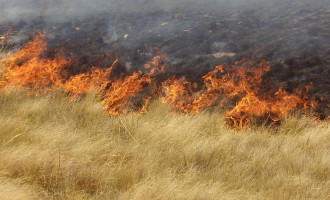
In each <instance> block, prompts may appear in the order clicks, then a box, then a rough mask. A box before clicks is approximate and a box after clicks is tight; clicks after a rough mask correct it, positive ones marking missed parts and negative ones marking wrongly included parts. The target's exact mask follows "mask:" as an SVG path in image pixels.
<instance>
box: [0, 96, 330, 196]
mask: <svg viewBox="0 0 330 200" xmlns="http://www.w3.org/2000/svg"><path fill="white" fill-rule="evenodd" d="M223 120H224V119H223V115H222V114H219V113H218V112H204V113H201V114H199V115H196V116H187V115H175V116H174V115H173V114H172V113H171V112H170V111H169V109H168V107H167V106H166V105H163V104H161V103H159V102H154V103H153V104H152V106H151V107H150V108H149V110H148V112H147V113H146V114H144V115H139V114H128V115H125V116H122V117H106V116H104V115H103V114H102V108H101V105H100V103H99V101H97V100H96V99H95V97H94V96H93V94H89V95H87V96H86V97H85V98H83V99H81V100H79V101H76V102H68V101H67V97H66V96H65V95H64V94H63V93H61V92H55V93H53V94H47V95H42V96H40V97H29V96H26V94H25V92H24V91H17V90H16V91H10V92H1V93H0V199H164V200H165V199H166V200H167V199H196V200H197V199H205V200H206V199H290V200H292V199H329V198H330V126H329V122H322V123H319V124H316V123H314V122H313V121H312V120H310V119H309V118H307V117H292V118H290V119H287V120H286V121H285V122H284V123H283V125H282V126H281V127H280V128H279V129H278V130H277V131H274V130H272V131H269V130H267V128H266V127H263V128H258V129H255V130H244V131H238V132H233V131H232V130H230V129H228V128H226V127H225V126H224V123H223Z"/></svg>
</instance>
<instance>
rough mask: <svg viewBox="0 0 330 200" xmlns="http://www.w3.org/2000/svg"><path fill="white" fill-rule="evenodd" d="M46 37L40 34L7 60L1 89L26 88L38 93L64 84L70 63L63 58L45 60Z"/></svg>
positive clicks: (0, 84) (0, 83)
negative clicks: (66, 70)
mask: <svg viewBox="0 0 330 200" xmlns="http://www.w3.org/2000/svg"><path fill="white" fill-rule="evenodd" d="M45 37H46V35H45V34H42V33H38V34H37V35H36V37H35V39H34V40H33V41H31V42H29V43H27V44H26V45H25V47H24V48H22V49H21V50H19V51H18V52H16V53H15V54H13V55H11V56H9V58H8V59H6V60H5V63H4V66H3V70H2V71H3V73H2V78H1V82H0V86H1V87H4V88H7V87H10V86H16V87H26V88H29V89H31V90H32V91H34V92H36V91H37V90H44V89H47V88H49V87H51V86H54V85H58V84H60V83H61V82H62V80H63V73H65V71H64V69H65V67H66V66H67V65H68V64H69V61H68V60H66V59H65V58H63V57H61V56H57V57H55V58H53V59H49V58H44V57H43V56H42V54H43V53H44V51H45V50H46V49H47V43H46V42H45V41H44V38H45Z"/></svg>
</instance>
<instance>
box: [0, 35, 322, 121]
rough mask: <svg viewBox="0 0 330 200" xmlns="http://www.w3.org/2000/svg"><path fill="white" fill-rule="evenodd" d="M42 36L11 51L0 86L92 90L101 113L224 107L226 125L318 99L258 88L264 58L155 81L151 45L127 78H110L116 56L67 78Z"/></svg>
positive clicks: (160, 58)
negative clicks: (196, 77)
mask: <svg viewBox="0 0 330 200" xmlns="http://www.w3.org/2000/svg"><path fill="white" fill-rule="evenodd" d="M45 37H46V35H45V34H42V33H38V34H37V35H36V37H35V38H34V40H32V41H30V42H28V43H27V44H26V45H25V46H24V47H23V48H22V49H20V50H18V51H17V52H16V53H14V54H12V55H10V56H9V57H8V58H7V59H6V60H5V62H4V65H3V70H2V75H1V81H0V87H1V88H3V89H6V88H8V87H11V86H14V87H24V88H27V89H29V91H31V92H32V93H39V92H43V91H50V90H54V89H58V88H60V89H62V90H64V91H66V92H67V93H68V94H69V95H70V97H71V98H74V97H78V96H81V95H84V94H86V93H87V92H89V91H90V90H92V89H95V90H96V91H97V94H98V95H99V96H100V98H101V100H102V104H103V107H104V110H105V113H106V114H108V115H120V114H124V113H126V112H128V111H138V112H142V111H144V110H145V109H146V108H147V106H148V105H149V103H150V101H151V99H153V98H160V100H161V101H162V102H163V103H168V104H169V105H170V106H171V107H172V108H173V110H175V111H176V112H183V113H187V114H190V113H192V114H193V113H199V112H201V111H202V110H205V109H206V108H212V107H220V108H223V109H226V113H225V117H226V119H227V124H229V125H230V126H232V127H249V126H252V125H254V124H262V123H265V122H266V123H267V122H268V123H269V122H278V121H280V120H281V119H283V118H285V117H287V116H288V115H289V114H290V113H291V112H292V111H294V110H295V109H297V108H304V109H305V110H308V108H310V107H314V108H315V107H316V106H317V102H316V101H313V102H308V96H307V91H308V89H310V87H311V86H307V87H306V90H296V91H295V92H294V93H293V94H288V93H287V92H286V91H284V90H283V89H279V90H277V91H274V92H272V91H271V90H270V91H262V90H261V89H262V88H263V87H262V84H263V80H262V77H263V75H264V74H265V73H266V72H267V71H269V70H270V66H269V65H268V63H267V62H266V61H265V60H263V61H261V62H260V63H255V62H252V61H249V60H247V59H243V60H241V61H239V62H236V63H235V64H234V65H233V66H227V65H225V64H222V65H218V66H216V67H215V69H214V70H213V71H211V72H209V73H207V74H206V75H204V76H203V77H202V78H203V84H202V85H199V86H198V85H197V83H192V82H190V81H188V80H187V79H186V78H185V77H180V78H176V77H170V78H168V79H167V80H166V81H164V82H161V83H158V82H157V81H156V80H155V77H156V75H157V74H158V73H164V72H165V66H166V59H167V57H166V55H165V54H163V53H161V52H159V50H158V49H155V50H154V51H153V52H151V54H150V55H151V56H152V55H154V56H153V58H152V59H151V61H150V62H148V63H146V64H145V65H144V71H147V72H142V70H139V71H136V72H134V73H132V74H130V75H127V76H126V77H121V78H118V79H116V80H113V79H111V78H110V77H111V73H112V71H113V68H114V67H115V66H116V64H117V63H118V62H119V58H118V57H117V58H116V60H115V61H114V63H113V64H112V65H111V66H110V67H109V68H107V69H101V68H98V67H92V69H91V70H90V72H86V73H80V74H77V75H74V76H69V73H68V69H67V68H68V66H70V64H71V63H70V61H69V60H68V59H65V58H64V57H62V56H59V55H57V56H55V57H54V58H47V57H46V56H45V55H44V52H45V51H46V49H47V43H46V42H45V40H44V39H45Z"/></svg>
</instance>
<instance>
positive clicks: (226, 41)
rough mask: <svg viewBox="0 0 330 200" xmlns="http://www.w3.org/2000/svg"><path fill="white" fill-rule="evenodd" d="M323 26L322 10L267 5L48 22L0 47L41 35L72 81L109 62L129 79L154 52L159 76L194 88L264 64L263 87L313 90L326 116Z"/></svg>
mask: <svg viewBox="0 0 330 200" xmlns="http://www.w3.org/2000/svg"><path fill="white" fill-rule="evenodd" d="M288 2H289V1H288ZM329 24H330V4H329V5H328V6H324V4H322V5H314V4H304V3H301V4H299V3H298V4H289V3H288V4H283V3H279V4H276V3H274V4H273V5H272V6H270V7H269V6H265V7H263V6H262V5H260V6H258V7H257V6H252V7H236V8H233V9H213V10H212V9H198V8H190V7H189V6H187V7H181V8H176V9H174V8H173V9H170V10H166V11H165V10H157V11H156V10H155V11H154V12H145V13H138V12H135V13H134V14H128V13H125V14H120V13H103V14H97V15H94V16H88V17H86V18H81V19H76V20H70V21H67V22H48V21H47V20H44V19H43V17H42V16H40V18H36V19H34V20H33V21H32V22H31V21H30V20H29V22H26V21H24V19H22V20H21V21H20V22H15V23H10V22H6V23H3V24H2V25H1V33H4V32H6V31H8V27H9V26H11V27H12V28H13V32H12V35H11V37H12V38H11V39H10V40H9V41H8V42H7V44H6V46H7V48H15V47H18V46H20V45H21V44H23V43H24V42H26V41H27V40H28V39H29V37H31V35H32V33H34V32H36V31H39V30H45V31H47V32H48V33H50V34H51V36H50V37H49V38H48V42H49V46H50V51H54V49H58V48H61V52H64V54H65V55H66V56H67V57H70V58H71V59H72V60H73V61H74V62H73V66H72V69H71V71H72V73H73V74H74V73H78V72H80V71H85V70H87V69H89V68H90V67H91V66H95V65H98V66H100V67H107V66H109V65H110V64H111V62H112V61H113V59H114V55H117V56H119V57H120V60H121V61H120V64H119V65H118V69H117V72H118V74H121V73H129V72H130V71H133V70H136V69H138V68H139V69H140V68H141V66H143V63H145V62H146V61H147V60H148V59H150V56H149V52H150V51H151V50H152V49H153V48H154V47H155V46H157V47H159V48H160V51H162V52H163V53H166V54H167V55H168V67H167V73H169V74H175V75H177V76H182V75H184V76H186V77H187V78H188V79H189V80H193V81H197V82H199V81H201V77H202V75H204V74H206V73H207V72H208V71H210V70H213V69H214V67H215V66H216V65H218V64H220V63H224V62H225V63H228V64H231V63H233V62H235V61H237V60H240V59H241V58H243V57H248V58H251V59H255V60H256V61H258V60H261V59H267V60H268V61H269V62H270V64H271V66H272V71H270V72H269V73H267V74H266V75H265V85H269V84H271V85H275V86H276V87H283V88H285V89H286V90H288V91H292V90H293V88H296V87H298V86H299V85H301V84H309V83H310V82H313V84H314V87H313V90H312V92H313V94H314V95H319V96H321V97H324V98H325V103H324V105H326V106H325V107H326V108H322V109H326V110H328V108H327V107H328V106H327V104H328V103H327V100H328V99H329V97H330V94H329V91H330V81H329V80H330V79H329V78H328V77H329V75H330V26H329ZM56 51H57V50H56ZM105 52H111V53H112V55H113V56H112V57H110V58H109V57H107V56H105V54H104V53H105ZM163 78H164V77H163ZM321 97H316V98H321Z"/></svg>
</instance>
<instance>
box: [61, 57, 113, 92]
mask: <svg viewBox="0 0 330 200" xmlns="http://www.w3.org/2000/svg"><path fill="white" fill-rule="evenodd" d="M118 61H119V59H118V57H117V58H116V60H115V62H114V63H113V64H112V66H111V67H109V68H108V69H106V70H103V69H99V68H95V67H93V68H92V70H91V72H88V73H82V74H77V75H75V76H71V77H70V79H69V80H68V81H66V82H65V83H64V84H61V87H62V88H64V90H66V91H68V92H69V93H70V94H71V95H72V96H77V95H78V96H79V95H83V94H86V93H87V92H89V91H90V90H91V89H93V88H96V89H97V93H100V92H102V91H103V90H104V89H105V88H106V86H107V85H108V82H109V76H110V74H111V71H112V69H113V67H114V66H115V65H116V64H117V63H118Z"/></svg>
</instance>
